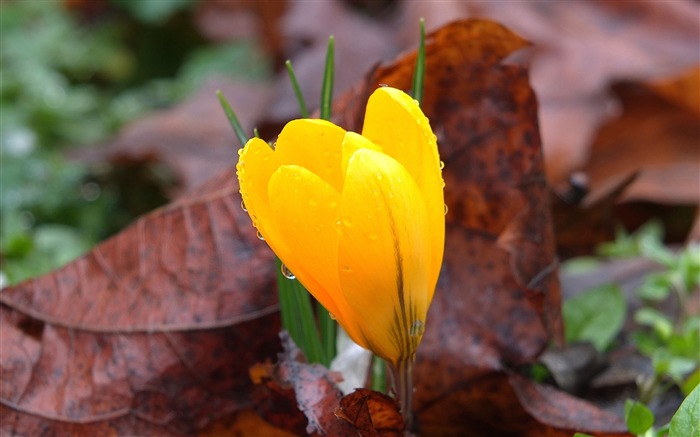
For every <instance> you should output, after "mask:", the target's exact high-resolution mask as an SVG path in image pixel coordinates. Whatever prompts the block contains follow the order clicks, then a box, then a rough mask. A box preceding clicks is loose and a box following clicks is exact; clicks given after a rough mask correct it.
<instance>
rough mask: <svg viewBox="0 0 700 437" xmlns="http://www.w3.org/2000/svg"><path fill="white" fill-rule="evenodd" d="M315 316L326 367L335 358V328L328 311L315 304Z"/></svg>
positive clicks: (317, 303)
mask: <svg viewBox="0 0 700 437" xmlns="http://www.w3.org/2000/svg"><path fill="white" fill-rule="evenodd" d="M316 315H317V317H318V326H319V331H320V332H321V345H322V347H323V356H324V362H323V364H324V365H325V366H326V367H328V366H330V364H331V360H333V358H334V357H335V356H336V354H337V349H336V344H335V343H336V335H337V333H336V326H337V324H336V323H335V320H333V318H332V317H331V315H330V313H329V312H328V310H326V309H325V308H324V307H323V305H321V304H320V303H319V302H316Z"/></svg>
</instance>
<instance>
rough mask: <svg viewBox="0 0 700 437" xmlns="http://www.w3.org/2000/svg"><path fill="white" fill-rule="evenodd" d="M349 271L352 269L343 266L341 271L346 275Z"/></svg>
mask: <svg viewBox="0 0 700 437" xmlns="http://www.w3.org/2000/svg"><path fill="white" fill-rule="evenodd" d="M351 270H352V269H351V268H350V266H343V271H344V272H346V273H348V272H350V271H351Z"/></svg>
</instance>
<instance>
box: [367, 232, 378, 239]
mask: <svg viewBox="0 0 700 437" xmlns="http://www.w3.org/2000/svg"><path fill="white" fill-rule="evenodd" d="M367 238H369V239H370V240H377V239H378V238H379V234H377V233H376V232H370V233H369V234H367Z"/></svg>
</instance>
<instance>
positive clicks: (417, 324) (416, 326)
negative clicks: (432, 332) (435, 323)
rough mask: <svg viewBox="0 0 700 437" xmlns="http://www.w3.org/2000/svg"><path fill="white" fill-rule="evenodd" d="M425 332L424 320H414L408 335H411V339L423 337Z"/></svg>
mask: <svg viewBox="0 0 700 437" xmlns="http://www.w3.org/2000/svg"><path fill="white" fill-rule="evenodd" d="M424 332H425V323H423V321H422V320H414V321H413V324H412V325H411V329H409V332H408V333H409V334H411V337H419V336H421V335H423V333H424Z"/></svg>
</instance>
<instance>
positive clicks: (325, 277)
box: [268, 165, 357, 335]
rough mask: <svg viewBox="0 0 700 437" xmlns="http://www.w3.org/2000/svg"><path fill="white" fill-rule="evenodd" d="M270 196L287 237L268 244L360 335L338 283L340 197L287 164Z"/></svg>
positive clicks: (274, 177) (273, 213) (320, 181)
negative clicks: (281, 240)
mask: <svg viewBox="0 0 700 437" xmlns="http://www.w3.org/2000/svg"><path fill="white" fill-rule="evenodd" d="M268 196H269V199H270V210H271V219H272V223H273V224H274V227H275V229H277V230H278V231H279V234H280V235H281V236H282V238H283V242H282V244H280V242H279V241H275V240H272V239H270V240H268V244H269V245H270V247H271V248H272V249H273V250H274V252H275V253H276V254H277V256H278V257H279V258H280V260H282V262H283V263H284V264H285V265H286V266H287V267H288V268H289V269H290V270H291V271H292V273H294V275H295V276H296V277H297V279H298V280H299V282H301V283H302V284H303V285H304V286H305V287H306V288H307V290H309V292H311V294H313V295H314V297H315V298H316V299H317V300H318V301H319V302H321V304H322V305H323V306H324V307H325V308H326V310H328V311H329V312H330V313H331V314H333V316H335V317H336V319H337V320H338V322H339V323H340V324H341V325H343V327H345V329H346V331H348V333H349V334H350V335H352V334H351V333H356V332H357V327H356V323H355V319H353V318H352V317H350V315H349V314H348V307H347V303H346V302H345V298H344V296H343V294H342V293H341V291H340V282H339V280H338V244H339V238H340V232H339V227H338V225H337V224H336V222H338V221H339V220H340V193H338V191H337V190H336V189H335V188H333V187H332V186H331V185H330V184H328V183H327V182H326V181H324V180H323V179H321V178H320V177H319V176H317V175H316V174H314V173H312V172H310V171H309V170H307V169H306V168H303V167H300V166H298V165H283V166H281V167H279V168H278V169H277V170H276V171H275V172H274V173H273V174H272V177H271V178H270V183H269V187H268Z"/></svg>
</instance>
